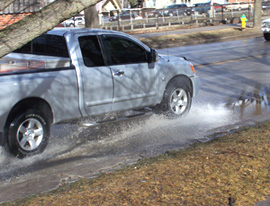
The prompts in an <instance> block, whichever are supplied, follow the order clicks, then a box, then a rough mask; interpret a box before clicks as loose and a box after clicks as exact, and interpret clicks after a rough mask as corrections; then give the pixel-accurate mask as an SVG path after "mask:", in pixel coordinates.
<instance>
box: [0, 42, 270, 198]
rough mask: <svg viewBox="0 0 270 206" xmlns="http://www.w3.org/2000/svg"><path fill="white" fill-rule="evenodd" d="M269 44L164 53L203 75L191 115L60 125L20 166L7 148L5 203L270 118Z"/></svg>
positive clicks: (1, 174)
mask: <svg viewBox="0 0 270 206" xmlns="http://www.w3.org/2000/svg"><path fill="white" fill-rule="evenodd" d="M268 51H270V44H269V43H267V42H264V40H263V39H262V38H258V39H252V40H246V41H233V42H222V43H211V44H205V45H197V46H189V47H181V48H170V49H169V50H167V49H163V50H160V52H161V53H163V54H168V53H169V54H170V55H177V56H185V57H187V58H188V59H189V60H191V61H192V62H193V63H194V64H195V67H197V73H198V74H199V76H200V77H201V80H202V85H201V89H200V91H199V95H198V96H197V97H196V98H194V100H193V106H192V109H191V111H190V114H189V115H188V116H187V117H184V118H183V119H179V120H172V121H169V120H166V119H162V118H160V117H158V116H155V115H153V116H151V117H147V118H141V119H140V120H129V121H125V122H118V123H111V124H107V125H103V126H100V127H89V128H87V127H79V126H78V125H56V126H54V127H53V131H52V138H51V141H50V143H49V146H48V148H47V149H46V151H45V152H44V153H43V154H41V155H38V156H35V157H30V158H26V159H24V160H18V159H16V158H13V157H10V156H8V155H7V154H6V153H5V151H3V149H2V148H1V150H0V165H1V168H0V183H1V184H0V190H1V193H0V202H3V201H7V200H11V199H16V198H19V197H23V196H26V195H29V194H34V193H37V192H44V191H48V190H51V189H52V188H55V187H57V186H59V185H61V184H64V183H65V182H67V181H73V180H76V179H78V178H80V177H92V176H95V175H97V174H99V173H100V172H107V171H111V170H114V169H117V168H120V167H123V166H124V165H129V164H132V163H134V162H136V161H137V160H138V159H140V158H142V157H151V156H156V155H158V154H161V153H164V152H166V151H167V150H174V149H179V148H182V147H186V146H188V145H189V144H191V143H193V142H195V141H197V140H198V139H199V140H202V141H203V140H204V139H202V138H203V137H205V136H207V135H211V134H213V133H214V132H226V131H227V130H230V129H235V128H238V127H239V126H241V125H245V124H246V123H256V122H257V121H258V122H260V121H262V120H266V119H268V115H269V112H270V111H269V110H270V107H269V104H270V96H269V95H270V81H269V79H270V73H269V69H270V67H269V63H270V55H269V52H268Z"/></svg>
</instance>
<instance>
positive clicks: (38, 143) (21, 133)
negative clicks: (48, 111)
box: [6, 109, 50, 158]
mask: <svg viewBox="0 0 270 206" xmlns="http://www.w3.org/2000/svg"><path fill="white" fill-rule="evenodd" d="M6 136H7V143H8V150H9V151H10V152H11V153H12V154H13V155H15V156H17V157H19V158H24V157H26V156H32V155H35V154H39V153H42V152H43V151H44V150H45V148H46V146H47V144H48V140H49V137H50V122H49V121H48V119H47V117H46V116H45V115H44V114H43V113H42V112H40V111H39V110H35V109H28V110H26V111H25V112H22V113H20V114H18V115H17V116H16V117H15V118H14V119H13V121H11V123H10V124H9V125H8V126H7V129H6Z"/></svg>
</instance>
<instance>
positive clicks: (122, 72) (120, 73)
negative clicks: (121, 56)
mask: <svg viewBox="0 0 270 206" xmlns="http://www.w3.org/2000/svg"><path fill="white" fill-rule="evenodd" d="M124 74H125V72H124V71H121V70H118V71H114V72H113V75H114V76H122V75H124Z"/></svg>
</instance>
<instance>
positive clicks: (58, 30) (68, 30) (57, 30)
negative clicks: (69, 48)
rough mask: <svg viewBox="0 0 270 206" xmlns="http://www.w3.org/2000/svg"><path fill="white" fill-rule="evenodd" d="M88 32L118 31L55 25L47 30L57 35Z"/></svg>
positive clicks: (110, 32)
mask: <svg viewBox="0 0 270 206" xmlns="http://www.w3.org/2000/svg"><path fill="white" fill-rule="evenodd" d="M84 32H89V33H91V34H100V33H104V34H114V33H119V32H118V31H111V30H105V29H87V28H74V27H57V28H54V29H52V30H50V31H48V32H47V34H54V35H59V36H64V35H65V34H67V33H71V34H72V33H74V34H75V33H84Z"/></svg>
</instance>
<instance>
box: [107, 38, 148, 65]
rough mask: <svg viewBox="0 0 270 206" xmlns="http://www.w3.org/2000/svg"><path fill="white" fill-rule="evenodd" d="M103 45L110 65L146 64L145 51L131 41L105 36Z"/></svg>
mask: <svg viewBox="0 0 270 206" xmlns="http://www.w3.org/2000/svg"><path fill="white" fill-rule="evenodd" d="M104 44H105V47H106V50H107V56H108V61H109V64H111V65H117V64H134V63H143V62H147V53H146V51H145V49H144V48H142V47H140V46H139V45H137V44H136V43H134V42H133V41H130V40H128V39H125V38H120V37H115V36H106V37H105V39H104Z"/></svg>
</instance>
